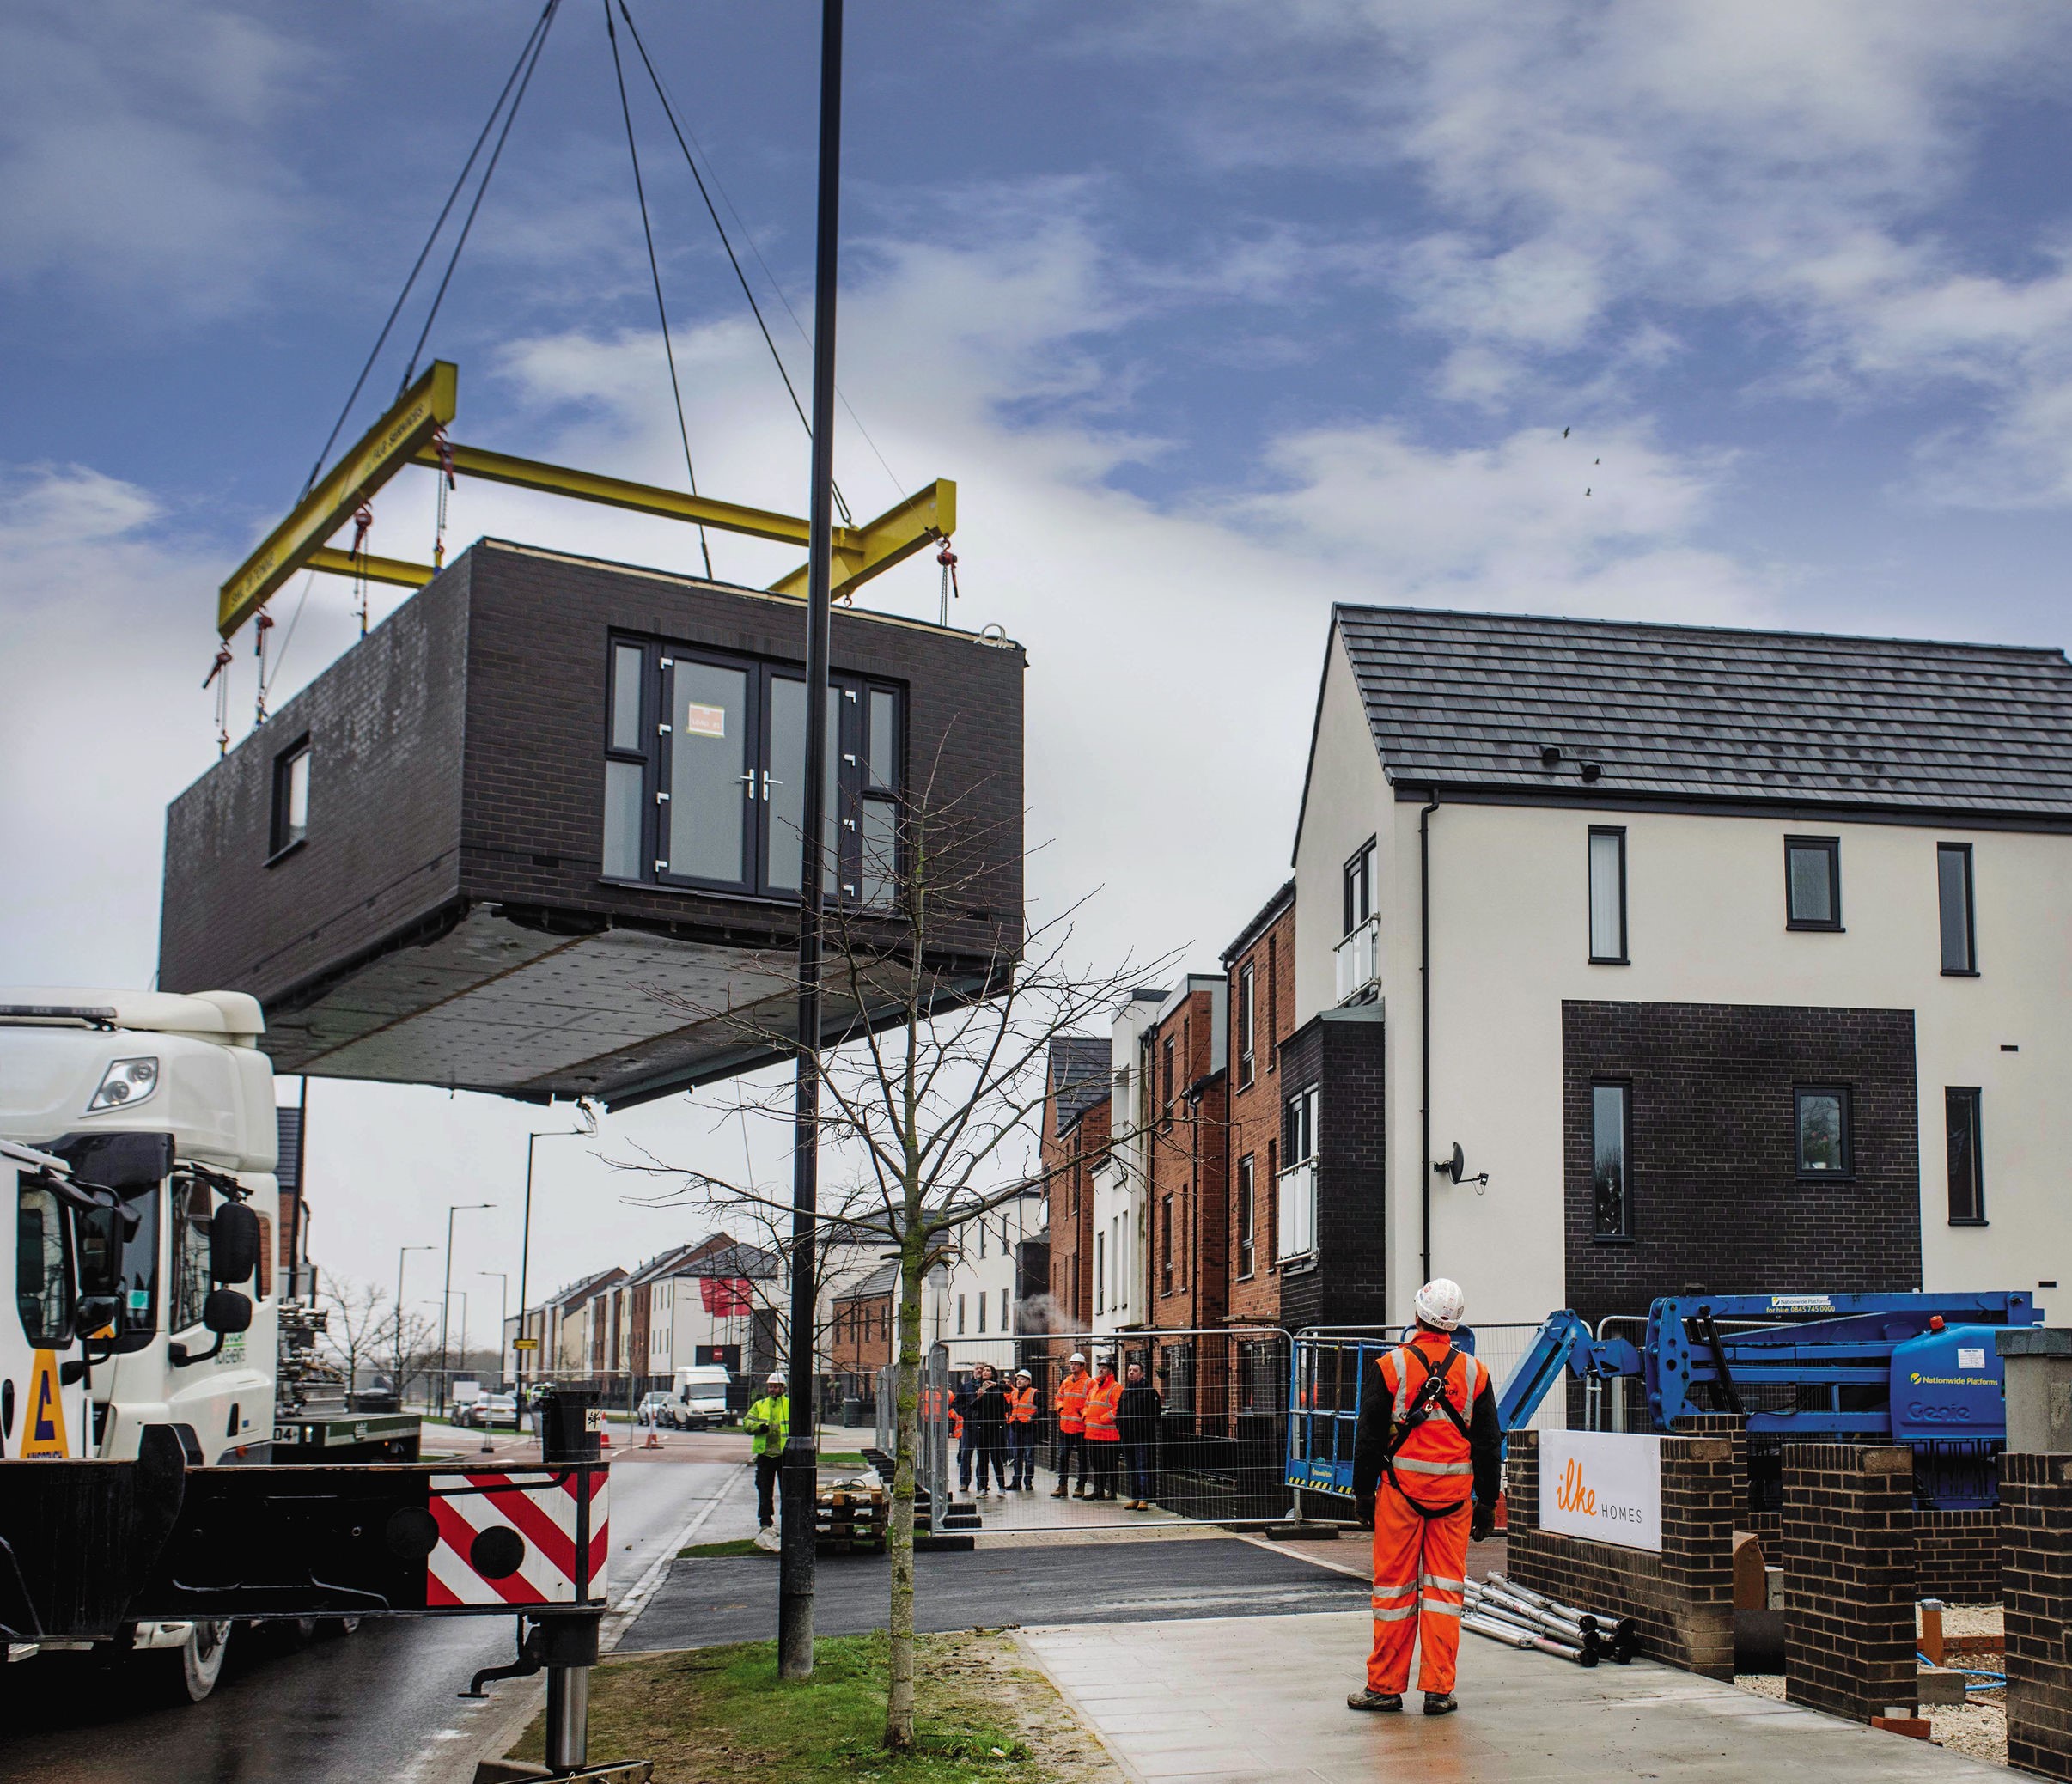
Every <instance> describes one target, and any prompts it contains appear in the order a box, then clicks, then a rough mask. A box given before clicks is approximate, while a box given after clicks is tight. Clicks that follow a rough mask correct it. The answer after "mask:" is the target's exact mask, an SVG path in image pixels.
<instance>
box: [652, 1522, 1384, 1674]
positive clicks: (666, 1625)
mask: <svg viewBox="0 0 2072 1784" xmlns="http://www.w3.org/2000/svg"><path fill="white" fill-rule="evenodd" d="M776 1575H777V1563H776V1562H775V1560H774V1559H773V1558H771V1557H766V1556H759V1555H757V1556H734V1557H713V1558H710V1559H702V1560H693V1561H679V1562H677V1563H676V1565H675V1566H674V1567H673V1568H671V1570H670V1573H669V1578H668V1580H667V1583H666V1584H665V1585H664V1586H662V1587H661V1590H660V1591H658V1592H656V1593H655V1596H654V1598H652V1599H650V1600H649V1604H648V1608H647V1610H646V1612H645V1613H644V1614H643V1616H642V1617H641V1619H640V1621H639V1622H638V1623H635V1624H634V1625H633V1627H632V1628H631V1629H629V1630H628V1631H627V1632H626V1635H625V1640H624V1641H621V1642H620V1644H619V1652H620V1653H636V1652H641V1651H647V1650H655V1649H660V1648H673V1647H711V1646H715V1645H716V1644H718V1643H721V1642H726V1641H767V1640H769V1639H771V1637H773V1636H775V1635H776V1634H777V1590H776ZM890 1576H891V1570H890V1568H889V1566H888V1564H887V1562H886V1560H885V1558H884V1556H875V1555H823V1556H821V1557H820V1568H819V1571H818V1574H817V1575H816V1578H815V1581H814V1631H815V1632H816V1633H817V1634H820V1635H859V1634H861V1633H862V1631H864V1630H866V1629H882V1628H884V1626H885V1604H886V1596H887V1592H888V1591H889V1589H890ZM1368 1592H1369V1588H1368V1583H1367V1581H1366V1580H1356V1579H1351V1578H1349V1577H1347V1576H1346V1575H1344V1574H1336V1573H1332V1572H1330V1571H1328V1570H1327V1569H1325V1568H1319V1567H1315V1566H1313V1565H1312V1564H1311V1563H1310V1562H1306V1561H1299V1560H1296V1559H1295V1558H1294V1557H1293V1556H1283V1555H1276V1554H1274V1553H1272V1552H1271V1551H1270V1550H1265V1549H1261V1548H1259V1547H1258V1546H1257V1545H1256V1544H1254V1543H1241V1542H1239V1541H1237V1540H1236V1539H1235V1538H1234V1537H1233V1538H1230V1539H1228V1540H1224V1539H1221V1538H1211V1539H1208V1540H1201V1541H1192V1542H1173V1543H1107V1544H1103V1545H1101V1546H1100V1547H1088V1546H1081V1545H1072V1546H1066V1545H1062V1544H1061V1545H1060V1546H1058V1547H1057V1548H1041V1547H1030V1548H1022V1549H992V1550H985V1549H981V1550H975V1551H973V1552H972V1553H969V1554H961V1555H960V1554H954V1553H953V1554H926V1555H918V1556H915V1557H914V1623H915V1626H916V1627H917V1628H919V1629H972V1628H973V1627H976V1626H980V1625H983V1626H984V1627H987V1628H993V1629H996V1628H999V1627H1001V1626H1002V1625H1003V1624H1009V1623H1030V1624H1034V1623H1137V1622H1147V1621H1149V1620H1151V1619H1153V1618H1166V1617H1271V1616H1286V1615H1292V1614H1294V1613H1295V1612H1298V1611H1306V1610H1358V1609H1361V1608H1362V1607H1363V1606H1364V1605H1365V1604H1367V1602H1368Z"/></svg>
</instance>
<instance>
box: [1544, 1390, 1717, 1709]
mask: <svg viewBox="0 0 2072 1784" xmlns="http://www.w3.org/2000/svg"><path fill="white" fill-rule="evenodd" d="M1661 1451H1662V1549H1661V1554H1659V1555H1656V1554H1654V1553H1651V1552H1650V1551H1648V1550H1643V1549H1622V1548H1619V1547H1618V1546H1617V1545H1616V1544H1615V1543H1593V1542H1588V1541H1585V1540H1584V1539H1582V1538H1581V1537H1569V1536H1558V1535H1555V1534H1553V1533H1552V1532H1551V1531H1545V1530H1542V1529H1541V1528H1540V1525H1539V1433H1538V1432H1537V1431H1514V1432H1513V1433H1512V1434H1511V1435H1510V1441H1509V1455H1508V1461H1507V1462H1506V1464H1505V1478H1504V1501H1505V1504H1506V1507H1507V1508H1508V1514H1509V1530H1508V1548H1507V1552H1506V1559H1505V1563H1504V1565H1505V1571H1506V1572H1507V1573H1508V1574H1509V1576H1510V1577H1511V1578H1512V1579H1514V1580H1517V1581H1518V1583H1519V1584H1520V1585H1521V1586H1528V1587H1530V1588H1531V1589H1532V1590H1533V1591H1534V1592H1545V1593H1546V1594H1547V1596H1548V1597H1550V1598H1560V1599H1562V1600H1563V1602H1564V1603H1567V1604H1576V1605H1580V1606H1581V1608H1583V1609H1584V1610H1595V1611H1600V1612H1607V1613H1610V1614H1612V1615H1613V1616H1619V1617H1632V1618H1633V1619H1634V1620H1635V1622H1636V1623H1638V1624H1639V1625H1640V1629H1641V1640H1642V1646H1643V1649H1644V1651H1645V1653H1647V1655H1648V1658H1649V1659H1656V1660H1661V1661H1664V1662H1666V1663H1667V1665H1672V1666H1680V1667H1682V1668H1683V1669H1684V1670H1685V1671H1688V1672H1700V1673H1703V1674H1704V1675H1705V1676H1706V1677H1709V1678H1731V1677H1733V1676H1734V1446H1733V1444H1732V1442H1731V1441H1730V1440H1728V1439H1727V1438H1725V1437H1665V1438H1663V1439H1662V1440H1661Z"/></svg>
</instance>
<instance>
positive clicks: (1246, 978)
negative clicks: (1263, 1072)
mask: <svg viewBox="0 0 2072 1784" xmlns="http://www.w3.org/2000/svg"><path fill="white" fill-rule="evenodd" d="M1255 1014H1256V1009H1255V1005H1254V1002H1253V993H1252V962H1251V961H1249V960H1247V961H1246V963H1245V964H1244V965H1243V967H1242V968H1240V971H1239V972H1238V1007H1237V1015H1238V1082H1239V1083H1240V1084H1249V1083H1251V1082H1252V1028H1253V1017H1254V1015H1255Z"/></svg>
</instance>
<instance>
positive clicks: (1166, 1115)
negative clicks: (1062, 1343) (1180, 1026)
mask: <svg viewBox="0 0 2072 1784" xmlns="http://www.w3.org/2000/svg"><path fill="white" fill-rule="evenodd" d="M1159 1069H1160V1072H1161V1075H1162V1078H1163V1087H1162V1099H1163V1103H1164V1108H1163V1111H1162V1114H1161V1120H1162V1122H1163V1123H1164V1125H1166V1126H1167V1127H1171V1126H1172V1125H1173V1037H1172V1036H1171V1035H1167V1037H1166V1042H1165V1045H1164V1046H1163V1047H1162V1048H1161V1050H1160V1054H1159Z"/></svg>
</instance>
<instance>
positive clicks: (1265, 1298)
mask: <svg viewBox="0 0 2072 1784" xmlns="http://www.w3.org/2000/svg"><path fill="white" fill-rule="evenodd" d="M1223 970H1224V971H1225V973H1226V974H1227V975H1228V979H1229V986H1230V990H1229V998H1228V1004H1229V1009H1228V1018H1229V1025H1230V1026H1229V1036H1228V1039H1227V1041H1226V1042H1225V1046H1224V1050H1225V1056H1226V1057H1227V1058H1228V1060H1229V1062H1230V1093H1229V1103H1230V1107H1229V1138H1228V1142H1227V1143H1226V1148H1225V1149H1226V1152H1227V1154H1228V1159H1229V1214H1228V1219H1229V1222H1230V1246H1229V1251H1230V1288H1229V1294H1228V1300H1227V1302H1226V1306H1225V1317H1226V1318H1228V1319H1229V1321H1230V1322H1231V1324H1234V1325H1277V1324H1280V1322H1281V1272H1280V1245H1279V1243H1278V1240H1279V1233H1278V1229H1277V1225H1276V1222H1277V1219H1278V1210H1279V1206H1280V1204H1279V1199H1278V1197H1277V1196H1276V1195H1275V1193H1274V1186H1275V1178H1276V1177H1277V1174H1278V1172H1279V1171H1280V1160H1281V1123H1282V1112H1281V1070H1280V1055H1281V1044H1282V1043H1283V1041H1285V1040H1287V1039H1288V1038H1289V1036H1291V1035H1292V1034H1293V1033H1294V1032H1295V881H1294V880H1289V881H1288V882H1287V883H1286V884H1285V885H1283V886H1282V887H1281V888H1280V890H1279V891H1277V892H1275V893H1274V895H1273V897H1272V898H1269V899H1268V900H1267V901H1266V904H1265V907H1264V908H1263V909H1262V910H1260V911H1259V913H1258V916H1254V917H1253V918H1252V921H1251V922H1249V923H1247V924H1246V926H1245V928H1244V929H1243V930H1242V931H1241V932H1240V935H1238V937H1237V939H1236V940H1235V941H1233V942H1232V943H1231V944H1230V946H1229V947H1228V948H1226V949H1225V950H1224V951H1223Z"/></svg>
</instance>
